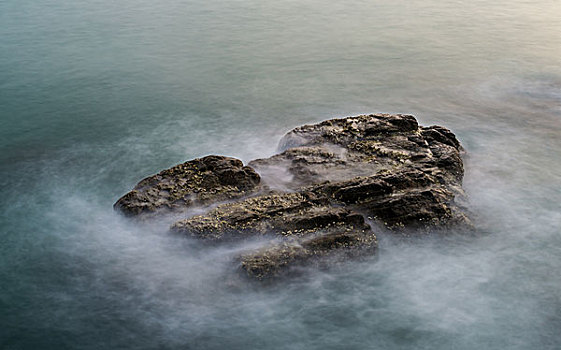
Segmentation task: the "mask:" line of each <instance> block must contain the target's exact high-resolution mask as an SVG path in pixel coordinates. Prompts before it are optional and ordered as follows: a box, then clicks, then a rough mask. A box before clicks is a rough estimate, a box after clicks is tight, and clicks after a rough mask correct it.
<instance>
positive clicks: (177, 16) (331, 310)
mask: <svg viewBox="0 0 561 350" xmlns="http://www.w3.org/2000/svg"><path fill="white" fill-rule="evenodd" d="M560 57H561V2H559V1H557V0H537V1H526V0H512V1H504V0H499V1H494V2H491V1H483V0H473V1H443V0H425V1H420V0H407V1H406V0H396V1H391V2H390V1H378V0H373V1H364V0H362V1H360V0H359V1H354V0H351V1H345V2H343V1H317V0H300V1H293V0H287V1H269V0H261V1H256V0H230V1H224V0H216V1H202V0H192V1H179V0H170V1H165V2H163V1H162V2H153V1H146V0H139V1H135V2H132V1H130V0H124V1H108V0H95V1H87V2H86V1H70V0H46V1H30V0H2V1H0V145H1V146H0V147H1V148H0V150H1V151H0V171H1V175H0V179H1V180H0V190H1V196H0V225H1V226H0V234H1V237H0V348H2V349H559V346H560V345H559V344H561V331H560V330H561V273H560V271H561V229H560V227H561V59H560ZM371 112H390V113H393V112H400V113H411V114H414V115H416V116H417V118H418V119H419V121H420V122H421V123H422V124H423V125H431V124H440V125H443V126H446V127H448V128H450V129H451V130H453V131H454V132H455V133H456V134H457V136H458V138H459V139H460V141H461V142H462V144H463V146H464V147H465V149H466V152H467V153H466V156H465V159H464V161H465V166H466V175H465V179H464V187H465V189H466V192H467V194H468V196H469V200H468V206H469V209H470V211H471V212H472V213H473V219H474V222H475V225H476V231H477V232H476V233H475V234H472V235H466V234H463V233H461V232H454V231H450V232H447V234H445V235H428V236H423V237H420V238H404V237H400V236H399V235H395V234H392V233H388V232H385V231H383V230H379V232H378V239H379V246H380V248H379V250H378V251H377V254H376V256H373V257H371V258H368V259H366V260H365V261H360V262H349V263H348V264H342V265H338V266H335V267H333V268H332V269H327V270H321V271H318V270H311V271H308V272H307V273H305V274H303V275H302V276H300V277H295V278H291V279H288V280H285V281H283V282H282V283H278V284H272V285H259V284H257V285H256V284H251V283H245V284H244V283H239V281H237V282H236V281H235V280H234V281H232V279H233V277H232V276H233V275H235V266H233V265H232V262H231V259H232V257H233V256H235V255H236V253H237V252H239V251H240V250H241V249H244V247H245V245H247V244H255V243H254V242H245V243H242V244H239V245H229V246H221V247H201V246H200V245H199V244H198V243H197V242H196V241H191V240H189V239H186V238H182V237H177V236H173V235H170V234H169V233H168V232H167V227H168V223H166V222H154V223H150V224H141V223H135V222H132V221H130V220H126V219H124V218H122V217H121V216H120V215H118V214H117V213H115V212H114V211H113V209H112V204H113V203H114V202H115V201H116V200H117V199H118V198H119V197H120V196H121V195H123V194H124V193H125V192H127V191H129V190H130V189H131V188H132V187H133V186H134V185H135V184H136V183H137V182H138V181H139V180H141V179H142V178H143V177H146V176H148V175H151V174H154V173H156V172H158V171H160V170H161V169H163V168H166V167H169V166H172V165H174V164H177V163H180V162H183V161H185V160H188V159H191V158H194V157H198V156H202V155H206V154H211V153H212V154H223V155H229V156H234V157H238V158H240V159H242V160H244V162H247V161H249V160H251V159H254V158H256V157H266V156H269V155H271V154H273V153H274V152H275V150H276V147H277V143H278V141H279V139H280V137H281V136H282V135H283V134H284V133H285V132H287V131H288V130H290V129H291V128H293V127H296V126H299V125H302V124H305V123H312V122H317V121H320V120H324V119H328V118H332V117H339V116H347V115H356V114H360V113H371Z"/></svg>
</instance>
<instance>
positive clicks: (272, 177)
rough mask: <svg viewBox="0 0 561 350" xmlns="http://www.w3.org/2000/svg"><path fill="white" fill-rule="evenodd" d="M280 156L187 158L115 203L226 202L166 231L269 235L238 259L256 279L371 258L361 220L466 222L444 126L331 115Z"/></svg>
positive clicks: (220, 236) (453, 146)
mask: <svg viewBox="0 0 561 350" xmlns="http://www.w3.org/2000/svg"><path fill="white" fill-rule="evenodd" d="M280 152H281V153H279V154H277V155H274V156H272V157H270V158H267V159H258V160H254V161H252V162H250V163H249V164H248V166H246V167H244V166H243V165H242V164H241V162H240V161H238V160H235V159H232V158H226V157H217V156H210V157H206V158H202V159H197V160H194V161H191V162H187V163H185V164H182V165H179V166H177V167H174V168H172V169H169V170H166V171H164V172H162V173H160V174H158V175H156V176H153V177H151V178H148V179H145V180H143V181H141V183H139V185H137V187H136V188H135V190H134V191H132V192H131V193H129V194H127V195H125V196H124V197H123V198H121V199H120V200H119V201H118V202H117V203H116V205H115V206H116V207H118V208H120V209H121V210H123V211H125V212H128V213H134V214H137V213H141V212H144V211H155V210H158V209H159V208H161V207H165V208H169V209H174V208H181V207H183V208H185V207H188V206H190V205H193V204H197V203H206V204H208V203H218V202H222V201H224V200H226V199H227V200H230V202H229V203H227V204H222V205H218V206H217V207H215V208H214V209H212V210H210V211H209V212H207V213H206V214H203V215H199V216H195V217H191V218H188V219H186V220H182V221H179V222H176V223H175V224H174V225H173V226H172V231H174V232H176V233H180V234H185V235H188V236H191V237H195V238H197V239H201V240H205V241H208V242H217V243H219V242H223V241H229V240H238V239H244V238H248V237H254V236H261V237H270V238H271V243H270V244H268V245H265V246H264V247H262V248H260V249H257V250H255V251H252V252H245V253H243V254H242V255H241V256H240V257H239V259H238V261H239V264H240V265H239V266H240V268H241V269H242V270H243V271H245V273H246V274H247V275H248V276H251V277H254V278H257V279H264V278H267V277H272V276H276V275H279V274H281V273H283V272H285V271H287V270H290V268H291V267H293V266H296V265H299V264H303V263H307V264H309V263H318V262H321V261H325V258H326V257H328V256H339V257H349V256H356V255H363V254H371V253H372V252H373V251H374V250H375V248H376V244H377V243H376V235H375V233H374V232H372V230H371V228H370V226H369V225H368V224H367V223H366V222H365V217H369V218H372V219H373V220H374V221H376V222H378V223H379V224H383V225H385V226H386V227H388V228H390V229H393V230H399V231H400V232H404V231H403V229H405V230H407V232H408V233H410V234H411V233H415V232H417V231H416V230H418V229H420V228H427V227H447V226H449V225H458V224H469V219H468V218H467V216H466V215H465V213H464V210H463V209H462V208H461V207H459V206H458V204H457V198H458V197H461V196H463V191H462V188H461V183H462V178H463V174H464V169H463V164H462V159H461V152H462V148H461V146H460V143H459V141H458V140H457V139H456V137H455V136H454V134H453V133H452V132H451V131H450V130H448V129H446V128H444V127H441V126H430V127H422V126H419V125H418V123H417V120H416V119H415V117H413V116H411V115H402V114H398V115H390V114H372V115H361V116H355V117H347V118H340V119H332V120H327V121H324V122H321V123H319V124H315V125H305V126H302V127H299V128H296V129H294V130H292V131H290V132H289V133H288V134H287V135H286V136H285V137H284V138H283V139H282V140H281V144H280ZM186 164H189V165H188V166H186ZM178 167H180V168H178ZM176 168H177V169H176ZM256 172H257V173H259V174H260V177H259V175H257V173H256ZM260 179H261V183H260ZM169 188H179V189H180V191H179V192H178V193H179V194H177V195H176V194H174V195H173V196H171V195H170V191H169ZM174 193H176V192H174ZM232 199H235V200H233V201H232ZM419 232H425V231H424V230H420V231H419Z"/></svg>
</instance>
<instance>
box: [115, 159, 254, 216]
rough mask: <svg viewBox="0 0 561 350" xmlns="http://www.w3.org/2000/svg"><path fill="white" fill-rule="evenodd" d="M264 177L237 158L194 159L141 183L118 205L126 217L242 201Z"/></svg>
mask: <svg viewBox="0 0 561 350" xmlns="http://www.w3.org/2000/svg"><path fill="white" fill-rule="evenodd" d="M259 181H260V177H259V175H258V174H257V173H256V172H255V171H254V170H253V169H252V168H251V167H247V166H244V165H243V163H242V162H241V161H240V160H238V159H235V158H230V157H223V156H207V157H203V158H198V159H194V160H190V161H188V162H185V163H183V164H179V165H176V166H174V167H172V168H170V169H166V170H164V171H162V172H160V173H159V174H156V175H153V176H150V177H147V178H145V179H144V180H142V181H140V182H139V183H138V184H137V185H136V186H135V188H134V189H133V190H132V191H130V192H128V193H127V194H125V195H124V196H123V197H121V198H120V199H119V200H118V201H117V202H116V203H115V205H114V207H115V209H118V210H120V211H121V212H123V213H124V214H126V215H131V216H132V215H139V214H148V213H156V212H162V211H172V210H178V209H184V208H186V207H189V206H193V205H202V204H209V203H213V202H220V201H225V200H231V199H235V198H240V197H243V196H245V195H247V194H248V193H251V192H252V191H254V190H256V188H257V187H258V185H259Z"/></svg>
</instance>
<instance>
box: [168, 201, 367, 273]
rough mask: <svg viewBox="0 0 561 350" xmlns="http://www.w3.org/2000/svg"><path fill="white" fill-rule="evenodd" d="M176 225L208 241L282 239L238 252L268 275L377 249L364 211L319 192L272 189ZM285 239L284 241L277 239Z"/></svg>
mask: <svg viewBox="0 0 561 350" xmlns="http://www.w3.org/2000/svg"><path fill="white" fill-rule="evenodd" d="M172 231H174V232H177V233H182V234H186V235H189V236H193V237H197V238H200V239H205V240H209V241H213V242H216V241H227V240H233V239H240V238H244V237H245V238H247V237H250V236H265V235H269V236H271V237H272V238H276V239H277V242H275V243H273V244H271V245H268V246H266V247H263V248H261V249H258V250H256V251H253V252H247V253H244V254H242V256H240V257H239V261H240V264H241V265H240V266H241V269H242V270H243V271H245V272H246V274H247V275H249V276H251V277H254V278H257V279H264V278H267V277H272V276H275V275H278V274H281V273H283V272H285V269H287V268H289V267H291V266H293V265H294V264H296V263H304V262H309V261H310V260H315V259H318V258H320V257H325V256H328V255H329V256H333V255H339V256H341V255H344V256H357V255H361V254H365V253H370V254H371V253H372V252H373V251H374V249H375V248H376V236H375V235H374V233H373V232H372V231H371V230H370V226H369V225H368V224H366V223H365V221H364V217H363V216H362V215H360V214H358V213H356V212H353V211H351V210H348V209H346V208H342V207H333V206H329V205H328V202H327V200H326V198H325V197H324V198H321V197H317V196H316V195H315V194H314V193H306V192H301V193H270V194H267V195H263V196H258V197H254V198H249V199H246V200H243V201H241V202H235V203H228V204H223V205H220V206H218V207H217V208H215V209H213V210H211V211H210V212H209V213H207V214H206V215H200V216H196V217H193V218H191V219H188V220H183V221H179V222H176V223H175V224H174V225H173V226H172ZM279 240H280V242H278V241H279Z"/></svg>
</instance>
